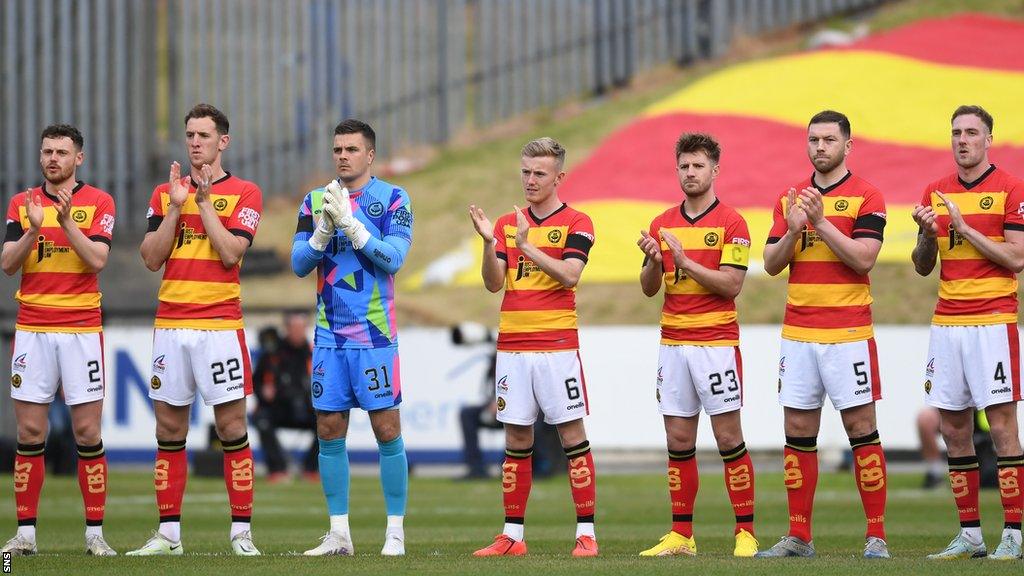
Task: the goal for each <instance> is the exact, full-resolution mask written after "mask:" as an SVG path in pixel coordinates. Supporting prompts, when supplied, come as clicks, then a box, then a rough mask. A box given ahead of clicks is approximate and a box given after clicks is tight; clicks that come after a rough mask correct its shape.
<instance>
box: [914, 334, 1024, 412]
mask: <svg viewBox="0 0 1024 576" xmlns="http://www.w3.org/2000/svg"><path fill="white" fill-rule="evenodd" d="M924 376H925V383H924V391H925V402H926V403H927V404H928V405H929V406H935V407H936V408H944V409H946V410H964V409H966V408H971V407H974V408H979V409H981V408H985V407H986V406H993V405H995V404H1002V403H1005V402H1016V401H1018V400H1020V399H1021V391H1020V340H1019V337H1018V333H1017V325H1016V324H992V325H989V326H932V329H931V337H930V339H929V341H928V364H927V365H925V371H924Z"/></svg>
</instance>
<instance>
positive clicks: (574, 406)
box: [565, 400, 585, 410]
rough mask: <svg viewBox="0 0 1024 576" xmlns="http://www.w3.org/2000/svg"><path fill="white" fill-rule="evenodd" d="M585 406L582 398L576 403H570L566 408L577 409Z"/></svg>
mask: <svg viewBox="0 0 1024 576" xmlns="http://www.w3.org/2000/svg"><path fill="white" fill-rule="evenodd" d="M584 406H585V404H584V403H583V401H582V400H580V401H579V402H577V403H575V404H569V405H568V406H566V407H565V409H566V410H575V409H577V408H583V407H584Z"/></svg>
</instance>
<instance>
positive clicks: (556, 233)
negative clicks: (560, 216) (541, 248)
mask: <svg viewBox="0 0 1024 576" xmlns="http://www.w3.org/2000/svg"><path fill="white" fill-rule="evenodd" d="M561 239H562V231H561V230H552V231H551V232H548V242H551V243H552V244H558V241H559V240H561Z"/></svg>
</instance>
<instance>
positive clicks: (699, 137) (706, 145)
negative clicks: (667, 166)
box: [676, 132, 722, 164]
mask: <svg viewBox="0 0 1024 576" xmlns="http://www.w3.org/2000/svg"><path fill="white" fill-rule="evenodd" d="M684 152H686V153H689V152H703V153H705V154H707V155H708V158H710V159H711V161H712V162H714V163H715V164H718V159H719V158H721V157H722V147H721V146H719V145H718V141H716V140H715V138H714V137H713V136H711V134H704V133H703V132H684V133H683V135H682V136H680V137H679V140H676V160H679V155H680V154H682V153H684Z"/></svg>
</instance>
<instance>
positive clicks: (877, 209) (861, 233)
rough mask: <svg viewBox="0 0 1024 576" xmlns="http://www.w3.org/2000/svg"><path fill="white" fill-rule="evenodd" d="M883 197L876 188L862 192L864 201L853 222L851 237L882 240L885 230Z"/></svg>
mask: <svg viewBox="0 0 1024 576" xmlns="http://www.w3.org/2000/svg"><path fill="white" fill-rule="evenodd" d="M885 221H886V214H885V198H883V197H882V193H881V192H879V191H878V190H876V189H874V188H871V189H869V190H868V191H866V192H865V193H864V202H862V203H861V205H860V212H858V213H857V219H856V220H855V221H854V222H853V233H852V235H851V237H852V238H873V239H875V240H878V241H879V242H881V241H882V232H883V231H884V230H885Z"/></svg>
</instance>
